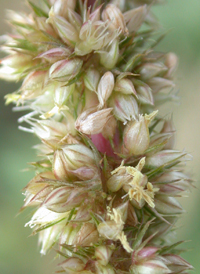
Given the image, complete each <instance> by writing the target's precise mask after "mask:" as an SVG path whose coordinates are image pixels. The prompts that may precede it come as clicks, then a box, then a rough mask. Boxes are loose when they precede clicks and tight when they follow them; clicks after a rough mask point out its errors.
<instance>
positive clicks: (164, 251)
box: [159, 241, 185, 255]
mask: <svg viewBox="0 0 200 274" xmlns="http://www.w3.org/2000/svg"><path fill="white" fill-rule="evenodd" d="M184 242H185V241H179V242H177V243H175V244H172V245H167V246H164V247H163V248H162V249H161V251H160V252H159V254H160V255H163V254H165V253H169V252H170V253H171V251H172V250H173V249H174V248H175V247H177V246H178V245H180V244H182V243H184Z"/></svg>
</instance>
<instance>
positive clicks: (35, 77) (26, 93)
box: [21, 71, 47, 100]
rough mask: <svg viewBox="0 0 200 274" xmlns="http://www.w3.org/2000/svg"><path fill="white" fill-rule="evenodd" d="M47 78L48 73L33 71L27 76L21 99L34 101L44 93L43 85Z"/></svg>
mask: <svg viewBox="0 0 200 274" xmlns="http://www.w3.org/2000/svg"><path fill="white" fill-rule="evenodd" d="M46 77H47V72H46V71H33V72H31V73H30V74H28V75H27V76H26V78H25V79H24V81H23V84H22V87H21V90H22V93H21V99H22V100H28V99H34V98H36V97H37V96H39V95H41V94H42V92H43V90H42V89H43V85H44V82H45V78H46Z"/></svg>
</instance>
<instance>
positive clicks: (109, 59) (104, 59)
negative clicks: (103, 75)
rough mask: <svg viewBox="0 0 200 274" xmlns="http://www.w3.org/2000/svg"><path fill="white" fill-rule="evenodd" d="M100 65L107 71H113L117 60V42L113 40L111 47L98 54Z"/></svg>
mask: <svg viewBox="0 0 200 274" xmlns="http://www.w3.org/2000/svg"><path fill="white" fill-rule="evenodd" d="M98 53H99V56H100V63H101V65H103V66H104V67H105V68H107V69H113V68H114V67H115V65H116V63H117V61H118V58H119V41H118V39H115V40H114V41H113V42H112V44H111V45H108V46H107V47H106V48H104V50H102V51H100V52H98Z"/></svg>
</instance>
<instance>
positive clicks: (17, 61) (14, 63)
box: [0, 52, 34, 69]
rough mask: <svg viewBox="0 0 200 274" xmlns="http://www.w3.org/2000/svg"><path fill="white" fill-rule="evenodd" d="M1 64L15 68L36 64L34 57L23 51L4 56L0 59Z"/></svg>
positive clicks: (24, 67)
mask: <svg viewBox="0 0 200 274" xmlns="http://www.w3.org/2000/svg"><path fill="white" fill-rule="evenodd" d="M0 63H1V65H3V66H5V67H6V66H8V67H10V68H13V69H18V68H19V67H20V69H26V68H28V67H30V66H32V65H33V64H34V62H33V57H32V56H31V55H26V54H22V53H19V52H18V53H17V54H12V55H9V56H7V57H4V58H3V59H1V61H0Z"/></svg>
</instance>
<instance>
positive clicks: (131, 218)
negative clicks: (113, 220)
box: [126, 203, 138, 226]
mask: <svg viewBox="0 0 200 274" xmlns="http://www.w3.org/2000/svg"><path fill="white" fill-rule="evenodd" d="M126 223H127V224H128V225H131V226H136V225H137V224H138V218H137V215H136V212H135V209H134V207H133V206H132V204H131V203H129V205H128V216H127V221H126Z"/></svg>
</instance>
